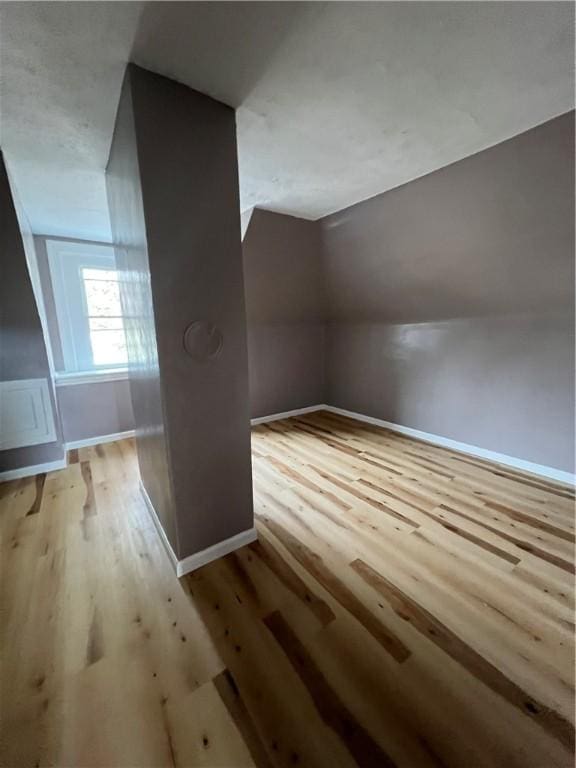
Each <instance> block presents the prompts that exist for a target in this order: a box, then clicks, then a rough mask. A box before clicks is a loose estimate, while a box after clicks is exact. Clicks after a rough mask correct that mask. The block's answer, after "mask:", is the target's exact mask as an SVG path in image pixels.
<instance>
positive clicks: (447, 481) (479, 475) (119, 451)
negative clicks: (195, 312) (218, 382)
mask: <svg viewBox="0 0 576 768" xmlns="http://www.w3.org/2000/svg"><path fill="white" fill-rule="evenodd" d="M70 459H71V461H72V462H73V463H71V464H70V465H69V467H68V468H67V469H65V470H62V471H60V472H53V473H50V474H48V475H46V476H44V475H39V476H38V477H36V478H30V479H26V480H19V481H14V482H11V483H6V484H4V485H2V486H0V496H1V500H0V527H1V534H2V549H1V555H2V563H1V566H2V587H1V589H2V592H1V603H2V616H3V618H2V646H1V651H2V661H3V671H2V686H1V691H0V696H1V714H2V721H3V724H2V745H1V752H0V754H1V763H2V765H4V766H8V767H9V768H16V767H18V768H19V767H20V766H30V767H32V766H75V767H77V768H80V767H84V766H106V767H107V768H110V767H112V766H114V767H118V768H120V767H121V768H124V767H125V766H126V767H127V766H179V767H181V766H227V767H229V768H240V767H241V766H249V765H256V766H259V767H263V768H264V767H266V768H268V767H269V766H295V765H297V766H320V767H322V768H325V767H326V766H328V767H329V768H337V767H339V766H342V767H345V766H353V765H358V766H361V767H362V768H371V767H372V766H378V767H380V766H382V767H383V768H386V767H387V766H406V768H414V767H419V766H436V767H437V766H454V767H456V766H457V767H458V768H461V767H462V768H477V767H478V768H479V767H481V766H492V767H493V766H498V768H512V767H513V766H518V767H519V768H520V767H522V768H530V767H533V768H552V767H554V766H572V765H573V756H572V754H573V749H574V730H573V722H574V675H573V671H574V645H573V633H574V589H573V587H574V501H573V495H572V493H571V492H570V490H569V489H567V488H565V487H562V486H559V485H555V484H553V483H549V482H547V481H544V480H541V479H537V478H534V477H532V476H528V475H523V474H519V473H517V472H514V471H512V470H509V469H507V468H503V467H501V466H497V465H493V464H489V463H487V462H482V461H478V460H476V459H474V458H470V457H468V456H464V455H462V454H456V453H452V452H450V451H447V450H444V449H441V448H436V447H432V446H430V445H427V444H425V443H419V442H417V441H414V440H411V439H408V438H405V437H401V436H399V435H395V434H393V433H390V432H387V431H384V430H381V429H378V428H375V427H371V426H367V425H365V424H360V423H358V422H354V421H351V420H348V419H344V418H342V417H339V416H335V415H331V414H327V413H318V414H309V415H308V416H306V417H302V418H297V419H291V420H288V421H283V422H275V423H272V424H269V425H262V426H259V427H256V428H255V429H254V430H253V466H254V492H255V511H256V520H257V526H258V530H259V540H258V542H256V543H254V544H252V545H250V546H248V547H245V548H244V549H242V550H239V551H238V552H236V553H234V554H233V555H229V556H227V557H225V558H223V559H222V560H220V561H218V562H215V563H212V564H211V565H208V566H206V567H204V568H203V569H201V570H200V571H197V572H196V573H194V574H192V575H190V576H188V577H185V578H183V579H181V580H180V581H178V580H177V579H176V577H175V575H174V573H173V571H172V568H171V565H170V563H169V560H168V558H167V556H166V554H165V552H164V550H163V548H162V544H161V542H160V540H159V537H158V535H157V534H156V532H155V529H154V527H153V525H152V523H151V521H150V519H149V517H148V514H147V511H146V508H145V506H144V503H143V501H142V499H141V497H140V495H139V491H138V481H137V477H138V475H137V466H136V457H135V450H134V445H133V442H132V441H124V442H119V443H111V444H107V445H103V446H96V447H95V448H86V449H81V450H79V451H78V452H74V454H73V455H71V456H70ZM223 481H225V478H223Z"/></svg>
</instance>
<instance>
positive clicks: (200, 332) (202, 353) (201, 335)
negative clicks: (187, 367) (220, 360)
mask: <svg viewBox="0 0 576 768" xmlns="http://www.w3.org/2000/svg"><path fill="white" fill-rule="evenodd" d="M223 343H224V339H223V337H222V332H221V331H220V329H219V328H217V327H216V326H215V325H213V324H212V323H209V322H208V321H207V320H195V321H194V322H193V323H190V325H189V326H188V327H187V328H186V330H185V331H184V349H185V350H186V352H187V353H188V354H189V355H190V357H191V358H192V359H193V360H196V361H197V362H199V363H205V362H208V361H210V360H214V359H215V358H217V357H218V355H219V354H220V352H221V350H222V345H223Z"/></svg>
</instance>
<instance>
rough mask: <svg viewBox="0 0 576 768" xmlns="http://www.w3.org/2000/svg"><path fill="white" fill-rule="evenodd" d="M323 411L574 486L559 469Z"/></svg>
mask: <svg viewBox="0 0 576 768" xmlns="http://www.w3.org/2000/svg"><path fill="white" fill-rule="evenodd" d="M323 409H324V410H325V411H328V412H330V413H336V414H339V415H340V416H348V417H349V418H351V419H356V420H357V421H364V422H366V423H367V424H373V425H374V426H377V427H384V429H390V430H392V431H393V432H399V433H400V434H402V435H407V436H408V437H414V438H416V439H417V440H423V441H424V442H426V443H432V444H434V445H440V446H442V447H443V448H450V449H451V450H453V451H458V452H459V453H466V454H468V455H470V456H476V457H477V458H479V459H486V460H487V461H493V462H495V463H496V464H503V465H504V466H506V467H511V468H512V469H517V470H520V471H521V472H527V473H528V474H531V475H538V476H540V477H545V478H547V479H549V480H555V481H556V482H558V483H562V484H564V485H571V486H573V485H574V484H575V483H576V475H574V474H572V473H571V472H564V471H563V470H561V469H555V468H554V467H547V466H546V465H545V464H535V463H533V462H531V461H525V460H524V459H517V458H516V457H514V456H508V455H506V454H504V453H497V452H496V451H490V450H488V449H486V448H478V447H477V446H475V445H469V444H468V443H460V442H458V441H457V440H452V439H450V438H448V437H441V436H440V435H434V434H432V433H430V432H422V430H420V429H413V428H412V427H404V426H402V425H401V424H394V423H393V422H391V421H384V420H383V419H376V418H374V417H373V416H365V415H364V414H363V413H356V412H355V411H348V410H346V409H345V408H337V407H336V406H333V405H325V406H324V407H323Z"/></svg>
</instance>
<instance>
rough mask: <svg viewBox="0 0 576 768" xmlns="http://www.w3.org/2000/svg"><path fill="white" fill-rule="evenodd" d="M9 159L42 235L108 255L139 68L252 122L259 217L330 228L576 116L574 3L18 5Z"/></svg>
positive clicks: (13, 19)
mask: <svg viewBox="0 0 576 768" xmlns="http://www.w3.org/2000/svg"><path fill="white" fill-rule="evenodd" d="M1 12H2V24H1V27H0V36H1V39H0V42H1V46H2V47H1V57H2V59H1V64H2V91H1V108H2V120H1V129H2V135H1V140H2V146H3V149H4V151H5V154H6V157H7V161H8V164H9V167H10V169H11V172H12V174H13V176H14V178H15V181H16V184H17V186H18V189H19V192H20V196H21V198H22V200H23V204H24V207H25V209H26V212H27V214H28V217H29V218H30V221H31V223H32V227H33V229H34V230H35V231H36V232H41V233H46V234H60V235H68V236H77V237H87V238H93V239H107V238H109V236H110V226H109V220H108V211H107V204H106V195H105V186H104V169H105V166H106V161H107V156H108V150H109V146H110V140H111V135H112V129H113V124H114V115H115V110H116V105H117V101H118V96H119V92H120V85H121V80H122V75H123V70H124V66H125V64H126V62H127V61H128V60H133V61H135V62H136V63H138V64H140V65H142V66H145V67H148V68H149V69H152V70H154V71H156V72H159V73H161V74H165V75H168V76H170V77H173V78H175V79H177V80H179V81H181V82H184V83H186V84H188V85H190V86H192V87H194V88H197V89H198V90H200V91H203V92H205V93H208V94H210V95H212V96H214V97H215V98H219V99H221V100H222V101H225V102H226V103H228V104H230V105H232V106H234V107H236V108H237V109H238V113H237V123H238V146H239V165H240V187H241V206H242V209H243V210H247V209H249V208H251V207H253V206H259V207H262V208H268V209H271V210H275V211H279V212H283V213H290V214H292V215H295V216H300V217H303V218H311V219H316V218H319V217H322V216H324V215H326V214H328V213H331V212H333V211H337V210H340V209H342V208H344V207H346V206H348V205H351V204H352V203H355V202H358V201H359V200H363V199H366V198H368V197H371V196H373V195H375V194H378V193H380V192H383V191H385V190H388V189H391V188H393V187H396V186H398V185H400V184H403V183H405V182H407V181H410V180H412V179H414V178H417V177H420V176H422V175H424V174H427V173H429V172H431V171H433V170H436V169H438V168H440V167H443V166H445V165H448V164H450V163H452V162H454V161H456V160H459V159H461V158H463V157H466V156H468V155H470V154H473V153H475V152H478V151H480V150H482V149H485V148H486V147H489V146H491V145H494V144H496V143H498V142H500V141H503V140H505V139H507V138H510V137H511V136H514V135H516V134H518V133H521V132H523V131H525V130H527V129H528V128H531V127H533V126H535V125H538V124H540V123H543V122H545V121H546V120H548V119H550V118H552V117H554V116H556V115H559V114H562V113H564V112H567V111H568V110H570V109H571V108H572V107H573V31H574V23H573V16H574V10H573V6H572V4H571V3H562V2H558V3H556V2H542V3H540V2H527V3H523V2H494V3H492V2H478V3H477V2H456V3H451V2H442V3H435V2H423V3H420V2H404V3H402V2H395V3H394V2H392V3H388V2H380V3H363V2H350V3H348V2H341V3H340V2H335V3H319V2H310V3H306V2H302V3H275V2H271V3H268V2H257V3H243V2H233V3H220V2H213V3H192V2H176V3H172V2H158V3H137V2H134V3H132V2H129V3H123V2H95V3H93V2H81V3H80V2H78V3H60V2H50V3H35V2H30V3H2V9H1Z"/></svg>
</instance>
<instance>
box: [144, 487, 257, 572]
mask: <svg viewBox="0 0 576 768" xmlns="http://www.w3.org/2000/svg"><path fill="white" fill-rule="evenodd" d="M140 491H141V493H142V496H143V498H144V501H145V503H146V507H147V509H148V512H149V513H150V517H151V518H152V521H153V523H154V526H155V527H156V530H157V531H158V535H159V536H160V538H161V540H162V543H163V544H164V548H165V549H166V552H167V553H168V557H169V558H170V561H171V563H172V565H173V567H174V570H175V571H176V576H177V577H178V578H180V577H181V576H185V575H186V574H187V573H191V572H192V571H195V570H197V569H198V568H201V567H202V566H203V565H208V563H211V562H212V561H213V560H217V559H218V558H219V557H224V555H229V554H230V553H231V552H234V550H236V549H240V547H244V546H246V544H250V543H251V542H253V541H256V539H257V538H258V533H257V531H256V528H249V529H248V530H247V531H241V532H240V533H237V534H236V535H235V536H231V537H230V538H229V539H224V541H219V542H218V543H217V544H213V545H212V546H211V547H208V548H207V549H203V550H201V551H200V552H196V553H194V554H193V555H188V557H185V558H184V559H183V560H178V558H177V557H176V553H175V552H174V550H173V549H172V545H171V544H170V542H169V541H168V537H167V536H166V532H165V531H164V528H163V527H162V525H161V523H160V520H159V518H158V515H157V514H156V510H155V509H154V505H153V504H152V502H151V500H150V497H149V496H148V493H147V491H146V488H144V485H143V484H142V481H140Z"/></svg>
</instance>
